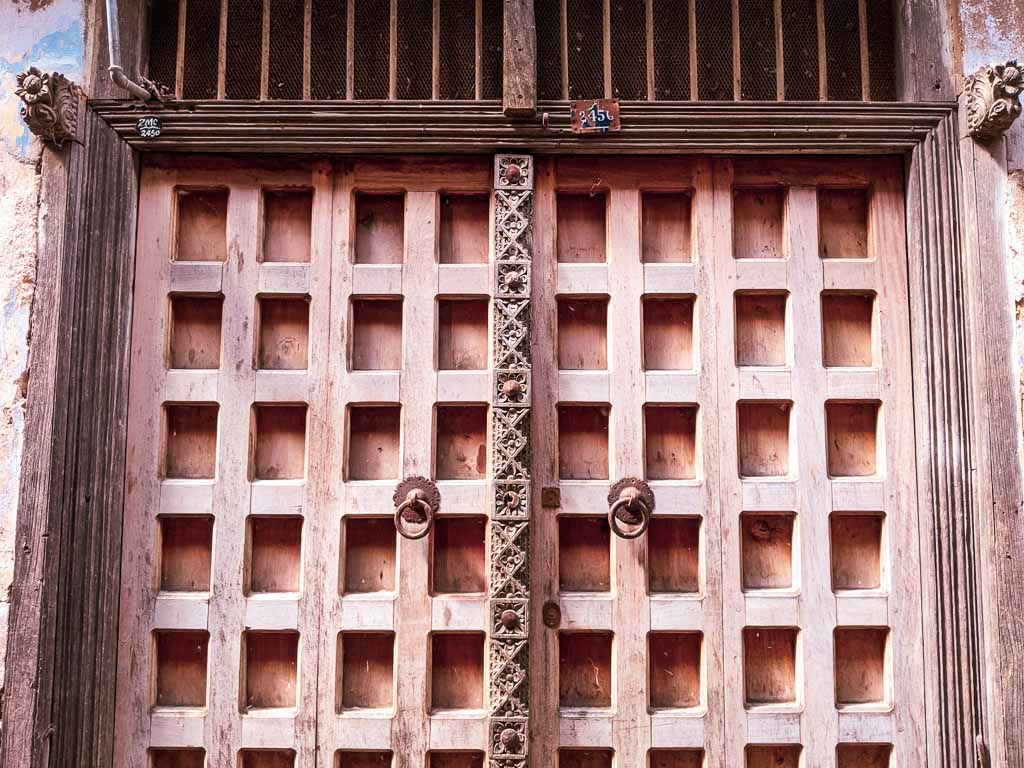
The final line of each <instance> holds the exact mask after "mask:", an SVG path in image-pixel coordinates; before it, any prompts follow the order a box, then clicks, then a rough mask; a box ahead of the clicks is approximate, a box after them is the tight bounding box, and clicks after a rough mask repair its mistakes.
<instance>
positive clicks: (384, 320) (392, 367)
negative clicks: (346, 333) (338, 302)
mask: <svg viewBox="0 0 1024 768" xmlns="http://www.w3.org/2000/svg"><path fill="white" fill-rule="evenodd" d="M349 361H350V365H351V368H352V370H353V371H398V370H401V368H402V299H401V298H397V299H396V298H372V299H369V298H368V299H361V298H353V299H352V336H351V340H350V346H349Z"/></svg>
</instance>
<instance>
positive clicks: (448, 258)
mask: <svg viewBox="0 0 1024 768" xmlns="http://www.w3.org/2000/svg"><path fill="white" fill-rule="evenodd" d="M489 223H490V199H489V196H488V195H442V196H441V237H440V241H441V242H440V252H439V261H440V262H441V263H442V264H486V263H487V257H488V253H489V251H490V236H489V234H488V231H489Z"/></svg>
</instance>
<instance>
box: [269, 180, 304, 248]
mask: <svg viewBox="0 0 1024 768" xmlns="http://www.w3.org/2000/svg"><path fill="white" fill-rule="evenodd" d="M312 230H313V190H312V189H279V190H270V189H268V190H264V191H263V261H267V262H273V261H283V262H308V261H309V253H310V243H311V241H312V236H313V231H312Z"/></svg>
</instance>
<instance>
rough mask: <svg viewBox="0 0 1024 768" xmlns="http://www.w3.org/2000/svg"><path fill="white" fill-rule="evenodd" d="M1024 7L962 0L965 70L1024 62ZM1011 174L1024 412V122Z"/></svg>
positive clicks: (1010, 242)
mask: <svg viewBox="0 0 1024 768" xmlns="http://www.w3.org/2000/svg"><path fill="white" fill-rule="evenodd" d="M1022 11H1024V4H1022V0H960V27H961V39H962V44H963V67H964V69H963V71H964V73H965V74H970V73H972V72H975V71H977V70H978V69H979V68H980V67H982V66H984V65H986V64H995V63H1002V62H1005V61H1007V60H1009V59H1019V60H1020V62H1021V64H1024V13H1022ZM1006 159H1007V166H1008V168H1009V171H1010V176H1009V179H1008V183H1007V185H1006V209H1005V210H1006V211H1007V216H1006V233H1005V235H1006V243H1007V247H1008V254H1007V267H1008V279H1009V280H1010V295H1011V296H1013V298H1014V301H1015V303H1016V308H1017V313H1016V316H1017V331H1016V334H1015V337H1016V338H1015V346H1016V350H1015V358H1016V359H1017V361H1018V380H1019V381H1020V383H1021V392H1020V394H1021V406H1022V414H1024V118H1018V120H1017V121H1016V122H1015V123H1014V125H1013V127H1012V128H1011V129H1010V130H1009V131H1008V132H1007V134H1006Z"/></svg>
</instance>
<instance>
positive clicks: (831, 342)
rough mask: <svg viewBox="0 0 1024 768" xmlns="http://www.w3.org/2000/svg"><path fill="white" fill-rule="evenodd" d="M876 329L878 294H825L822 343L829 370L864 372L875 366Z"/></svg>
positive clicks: (832, 292) (826, 365)
mask: <svg viewBox="0 0 1024 768" xmlns="http://www.w3.org/2000/svg"><path fill="white" fill-rule="evenodd" d="M874 325H875V294H874V293H869V292H867V293H856V292H835V291H829V292H826V293H823V294H822V295H821V334H822V339H821V340H822V353H823V355H824V362H825V367H826V368H864V367H867V366H871V365H874V363H875V351H874V347H875V343H874V335H875V332H874Z"/></svg>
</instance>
